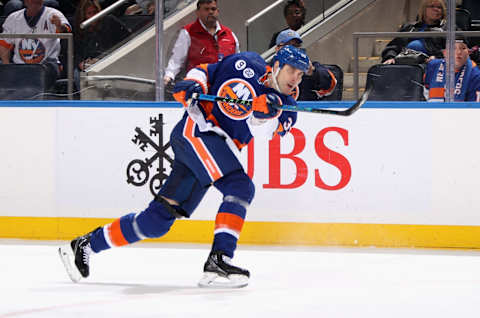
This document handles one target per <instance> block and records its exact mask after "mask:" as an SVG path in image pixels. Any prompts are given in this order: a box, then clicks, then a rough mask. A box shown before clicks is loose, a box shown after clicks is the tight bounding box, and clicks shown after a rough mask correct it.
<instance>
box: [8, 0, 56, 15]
mask: <svg viewBox="0 0 480 318" xmlns="http://www.w3.org/2000/svg"><path fill="white" fill-rule="evenodd" d="M44 4H45V6H47V7H52V8H55V9H60V5H59V3H58V1H57V0H44ZM25 6H26V5H25V4H24V1H23V0H8V1H7V2H6V3H5V5H4V7H3V15H4V16H8V15H10V13H12V12H15V11H18V10H21V9H23V8H25Z"/></svg>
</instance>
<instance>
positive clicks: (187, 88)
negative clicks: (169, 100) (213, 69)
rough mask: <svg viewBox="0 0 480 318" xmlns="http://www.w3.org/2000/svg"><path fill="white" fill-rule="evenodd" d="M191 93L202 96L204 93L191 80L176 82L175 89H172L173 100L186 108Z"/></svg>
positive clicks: (200, 87) (199, 86)
mask: <svg viewBox="0 0 480 318" xmlns="http://www.w3.org/2000/svg"><path fill="white" fill-rule="evenodd" d="M193 93H199V94H203V93H204V91H203V88H202V86H201V85H200V84H199V83H197V82H195V81H192V80H185V81H181V82H178V83H177V84H175V87H173V98H175V100H176V101H177V102H180V103H182V104H183V105H184V106H185V107H186V106H188V103H187V102H188V100H189V99H190V98H192V95H193Z"/></svg>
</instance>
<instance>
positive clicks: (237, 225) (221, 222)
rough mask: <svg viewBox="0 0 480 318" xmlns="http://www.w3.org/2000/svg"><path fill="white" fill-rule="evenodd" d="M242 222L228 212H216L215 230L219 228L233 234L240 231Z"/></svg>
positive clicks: (239, 218)
mask: <svg viewBox="0 0 480 318" xmlns="http://www.w3.org/2000/svg"><path fill="white" fill-rule="evenodd" d="M243 222H244V220H243V219H242V218H241V217H239V216H238V215H235V214H232V213H228V212H218V213H217V217H216V218H215V230H216V229H219V228H224V227H226V228H229V229H231V230H234V231H235V232H238V233H240V232H241V231H242V227H243Z"/></svg>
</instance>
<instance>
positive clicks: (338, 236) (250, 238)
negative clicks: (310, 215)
mask: <svg viewBox="0 0 480 318" xmlns="http://www.w3.org/2000/svg"><path fill="white" fill-rule="evenodd" d="M112 221H113V219H101V218H69V217H9V216H3V217H0V238H17V239H34V240H69V239H72V238H74V237H76V236H78V235H81V234H84V233H87V232H89V231H91V230H93V229H95V228H96V227H98V226H102V225H104V224H108V223H110V222H112ZM213 229H214V222H213V221H201V220H177V221H176V222H175V223H174V225H173V226H172V229H171V230H170V232H169V233H168V234H167V235H165V236H164V237H162V238H160V239H152V240H148V241H153V242H181V243H211V242H212V238H213ZM239 243H240V244H255V245H317V246H377V247H422V248H430V247H431V248H480V226H457V225H455V226H454V225H410V224H358V223H300V222H248V221H247V222H245V225H244V227H243V230H242V233H241V238H240V241H239Z"/></svg>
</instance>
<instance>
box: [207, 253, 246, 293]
mask: <svg viewBox="0 0 480 318" xmlns="http://www.w3.org/2000/svg"><path fill="white" fill-rule="evenodd" d="M203 273H204V274H203V277H202V279H200V281H199V282H198V286H200V287H210V288H212V287H216V288H240V287H245V286H247V285H248V279H249V278H250V272H249V271H248V270H246V269H243V268H240V267H237V266H234V265H232V264H231V259H230V257H228V256H226V255H225V253H223V252H221V251H215V252H211V253H210V255H209V256H208V259H207V261H206V262H205V265H204V266H203Z"/></svg>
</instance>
